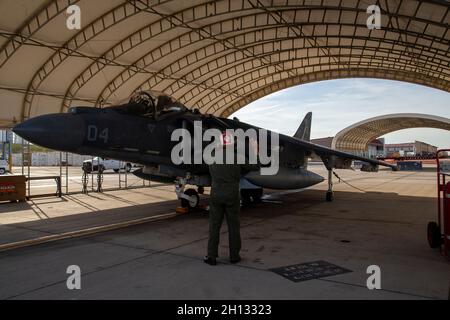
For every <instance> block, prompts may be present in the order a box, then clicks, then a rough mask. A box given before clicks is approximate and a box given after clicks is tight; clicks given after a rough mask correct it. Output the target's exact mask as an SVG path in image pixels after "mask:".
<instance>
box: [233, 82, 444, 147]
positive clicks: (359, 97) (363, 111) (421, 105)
mask: <svg viewBox="0 0 450 320" xmlns="http://www.w3.org/2000/svg"><path fill="white" fill-rule="evenodd" d="M308 111H313V126H312V136H313V137H314V138H319V137H326V136H333V135H335V134H336V133H337V132H339V131H340V130H342V129H343V128H345V127H347V126H349V125H351V124H354V123H356V122H358V121H362V120H365V119H367V118H371V117H375V116H379V115H385V114H391V113H406V112H411V113H427V114H433V115H438V116H443V117H447V118H448V117H450V94H449V93H447V92H444V91H440V90H436V89H431V88H428V87H424V86H419V85H414V84H409V83H404V82H398V81H388V80H379V79H341V80H331V81H321V82H316V83H310V84H305V85H301V86H297V87H293V88H289V89H285V90H282V91H279V92H277V93H275V94H271V95H269V96H267V97H265V98H262V99H260V100H258V101H255V102H253V103H251V104H249V105H248V106H246V107H245V108H243V109H241V110H239V111H238V112H236V113H235V114H234V115H233V116H237V117H238V118H239V119H241V120H242V121H244V122H247V123H251V124H254V125H257V126H260V127H264V128H267V129H274V128H279V130H280V131H278V132H281V133H284V134H293V133H294V132H295V130H296V129H297V127H298V126H299V125H300V122H301V120H302V119H303V117H304V115H305V114H306V113H307V112H308ZM404 132H407V133H406V134H405V133H404ZM386 138H387V141H388V142H392V143H397V142H407V141H405V139H406V138H409V139H407V140H408V141H409V140H422V141H425V142H428V143H431V144H434V145H437V146H439V147H450V133H449V132H447V131H443V130H437V129H408V130H406V131H403V132H402V131H399V132H395V133H390V134H389V135H386Z"/></svg>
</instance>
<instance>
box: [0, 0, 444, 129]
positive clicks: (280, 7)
mask: <svg viewBox="0 0 450 320" xmlns="http://www.w3.org/2000/svg"><path fill="white" fill-rule="evenodd" d="M21 1H26V0H21ZM19 2H20V1H19ZM41 2H42V4H41V5H40V6H38V9H37V10H35V12H34V14H32V15H31V16H30V17H28V18H27V19H26V20H25V21H24V22H22V23H21V24H20V25H18V26H13V25H12V26H11V30H10V31H11V35H10V36H9V38H8V39H7V40H6V41H5V42H3V44H2V46H1V48H0V70H2V68H6V67H8V66H11V65H10V64H19V65H20V64H23V63H26V62H27V61H26V57H27V52H28V53H30V52H31V53H33V52H34V51H33V50H36V46H42V48H45V50H47V51H46V52H47V53H46V54H43V58H41V59H40V60H36V61H33V65H34V66H36V68H35V69H33V72H32V73H31V75H30V74H27V75H26V77H25V76H24V78H23V79H20V80H21V81H20V85H17V86H13V87H14V88H15V91H14V94H16V95H17V94H18V93H17V92H22V93H20V94H21V95H22V105H21V106H19V105H17V106H16V105H14V108H17V109H19V108H20V112H18V114H17V118H19V119H20V120H19V121H21V120H24V119H26V118H29V117H31V116H34V115H36V114H40V113H45V112H50V110H51V111H52V112H65V111H66V110H67V108H68V107H70V106H71V105H72V103H77V102H79V101H96V103H95V105H97V106H98V105H102V104H104V103H111V102H112V101H113V100H122V99H125V98H126V97H127V96H129V95H130V94H132V93H133V92H134V91H136V90H141V89H143V90H146V89H154V90H159V91H164V92H167V93H168V94H171V95H173V96H174V97H175V98H177V99H179V100H180V101H181V102H183V103H185V104H186V105H187V106H189V107H195V108H198V109H200V110H201V111H202V112H207V113H213V114H215V115H220V116H229V115H231V114H232V113H233V112H235V111H237V110H238V109H239V108H242V107H243V106H245V105H247V104H248V103H250V102H252V101H254V100H256V99H258V98H261V97H263V96H265V95H267V94H270V93H272V92H274V91H277V90H281V89H284V88H287V87H290V86H294V85H298V84H302V83H306V82H312V81H320V80H326V79H336V78H346V77H375V78H383V79H393V80H400V81H407V82H412V83H417V84H422V85H426V86H430V87H434V88H437V89H440V90H444V91H447V92H448V91H450V50H449V44H450V31H449V27H448V25H449V22H450V4H449V2H448V1H440V0H422V1H420V0H390V1H387V0H381V1H378V5H379V6H380V7H381V11H382V27H381V29H380V30H369V29H368V28H367V25H366V21H367V18H368V14H367V12H366V10H367V6H368V4H367V1H362V0H353V1H342V0H321V1H307V0H300V1H291V0H281V1H275V0H219V1H207V0H205V1H192V2H191V1H181V0H158V1H154V0H128V1H125V0H124V1H120V0H116V1H114V2H110V1H108V0H99V1H95V2H94V1H86V0H52V1H49V0H46V1H43V0H42V1H41ZM71 4H77V5H79V6H80V8H81V9H82V13H83V12H86V11H89V12H90V11H91V10H93V9H94V8H95V10H93V11H94V12H97V16H90V20H87V21H86V24H85V25H83V28H82V29H81V30H79V31H73V32H71V33H70V32H65V33H61V36H60V37H61V38H59V36H58V35H57V34H54V33H55V32H54V31H55V30H57V29H58V27H59V28H64V27H65V25H60V26H58V25H57V24H58V23H61V21H65V20H64V17H65V16H64V15H65V9H66V8H67V6H69V5H71ZM103 8H104V10H102V9H103ZM117 30H120V31H121V32H120V34H121V36H119V37H118V36H116V35H115V33H116V32H117ZM46 36H47V37H46ZM42 39H51V40H52V41H51V43H48V42H44V41H43V40H42ZM105 39H108V43H109V44H110V45H109V46H107V47H106V46H101V45H100V46H98V45H97V44H98V43H101V41H105ZM27 50H28V51H27ZM30 50H31V51H30ZM80 61H81V62H80ZM71 62H77V63H79V62H80V63H79V64H77V65H81V67H73V66H72V63H71ZM61 74H64V77H65V79H68V80H69V81H67V82H68V84H67V85H66V84H64V87H62V86H63V85H62V84H61V83H59V81H58V77H60V76H61ZM7 77H8V75H7V74H2V75H1V76H0V84H1V85H0V90H1V89H8V90H9V89H10V87H11V84H10V83H9V82H8V81H6V80H5V79H7ZM4 83H8V85H4ZM18 83H19V82H18ZM24 83H26V85H25V86H24V85H23V84H24ZM5 92H9V91H5ZM2 94H6V93H2ZM45 95H48V96H49V97H53V100H48V99H43V98H42V97H43V96H45ZM56 96H58V97H61V96H62V98H60V99H56V98H55V97H56ZM36 97H39V99H37V98H36ZM55 99H56V100H55ZM50 104H51V105H50Z"/></svg>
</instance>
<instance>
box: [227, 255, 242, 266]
mask: <svg viewBox="0 0 450 320" xmlns="http://www.w3.org/2000/svg"><path fill="white" fill-rule="evenodd" d="M239 261H241V257H240V256H237V258H233V259H231V258H230V262H231V263H233V264H235V263H238V262H239Z"/></svg>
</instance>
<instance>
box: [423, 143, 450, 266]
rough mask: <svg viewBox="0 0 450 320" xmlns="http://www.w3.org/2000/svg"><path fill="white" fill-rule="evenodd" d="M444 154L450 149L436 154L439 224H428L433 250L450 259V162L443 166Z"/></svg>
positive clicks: (429, 242) (428, 234)
mask: <svg viewBox="0 0 450 320" xmlns="http://www.w3.org/2000/svg"><path fill="white" fill-rule="evenodd" d="M444 152H450V149H442V150H438V151H437V152H436V163H437V191H438V196H437V200H438V222H434V221H432V222H428V228H427V237H428V244H429V245H430V247H431V248H440V249H441V253H442V254H443V255H444V256H446V257H447V258H450V161H445V163H446V165H445V166H444V165H443V163H444V161H442V160H443V159H445V158H444V157H443V158H442V159H440V155H443V153H444ZM447 159H448V160H450V159H449V158H447ZM441 162H442V163H441ZM446 180H448V181H446Z"/></svg>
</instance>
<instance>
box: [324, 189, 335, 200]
mask: <svg viewBox="0 0 450 320" xmlns="http://www.w3.org/2000/svg"><path fill="white" fill-rule="evenodd" d="M325 198H326V200H327V201H328V202H331V201H333V200H334V196H333V192H331V191H327V195H326V197H325Z"/></svg>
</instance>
